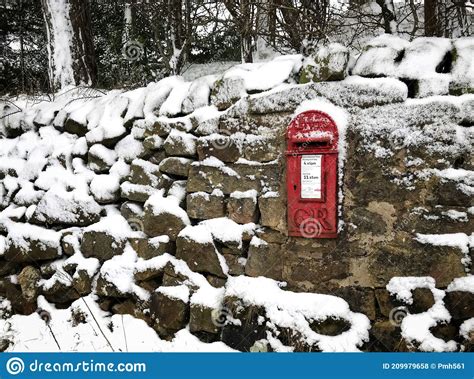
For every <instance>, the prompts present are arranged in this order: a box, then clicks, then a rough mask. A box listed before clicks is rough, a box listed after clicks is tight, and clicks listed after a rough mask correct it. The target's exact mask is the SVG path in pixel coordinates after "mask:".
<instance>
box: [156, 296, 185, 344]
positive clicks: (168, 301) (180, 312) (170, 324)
mask: <svg viewBox="0 0 474 379" xmlns="http://www.w3.org/2000/svg"><path fill="white" fill-rule="evenodd" d="M150 312H151V315H152V318H153V319H154V321H155V325H154V327H155V329H156V330H157V332H158V334H160V335H164V336H168V335H169V334H172V333H174V332H176V331H178V330H180V329H183V328H184V327H185V326H186V324H187V323H188V320H189V303H185V302H183V301H182V300H180V299H176V298H173V297H170V296H167V295H165V294H163V293H161V292H157V293H154V294H153V295H152V296H151V304H150Z"/></svg>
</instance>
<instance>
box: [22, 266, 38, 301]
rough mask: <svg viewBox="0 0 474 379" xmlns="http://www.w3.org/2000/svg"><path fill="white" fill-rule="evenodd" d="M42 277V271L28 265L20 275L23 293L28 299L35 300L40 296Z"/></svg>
mask: <svg viewBox="0 0 474 379" xmlns="http://www.w3.org/2000/svg"><path fill="white" fill-rule="evenodd" d="M40 279H41V275H40V271H39V270H38V269H37V268H35V267H33V266H26V267H25V268H24V269H23V270H21V272H20V274H19V275H18V283H19V284H20V287H21V293H22V294H23V297H24V298H25V299H26V301H29V302H31V301H34V300H36V298H37V297H38V293H39V288H38V282H39V281H40Z"/></svg>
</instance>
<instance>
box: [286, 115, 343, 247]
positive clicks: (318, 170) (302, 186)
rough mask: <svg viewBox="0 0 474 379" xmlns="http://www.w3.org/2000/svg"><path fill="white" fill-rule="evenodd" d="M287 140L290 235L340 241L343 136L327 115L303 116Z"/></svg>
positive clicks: (291, 129)
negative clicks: (339, 218)
mask: <svg viewBox="0 0 474 379" xmlns="http://www.w3.org/2000/svg"><path fill="white" fill-rule="evenodd" d="M286 138H287V151H286V185H287V195H288V234H289V235H290V236H301V237H306V238H335V237H337V217H338V216H337V215H338V200H337V199H338V197H337V190H338V189H337V188H338V185H337V182H338V167H337V166H338V165H337V162H338V141H339V134H338V130H337V126H336V124H335V122H334V121H333V119H332V118H331V117H330V116H329V115H327V114H326V113H324V112H320V111H315V110H314V111H313V110H311V111H307V112H303V113H300V114H299V115H298V116H296V117H295V118H294V119H293V121H292V122H291V124H290V125H289V126H288V130H287V134H286Z"/></svg>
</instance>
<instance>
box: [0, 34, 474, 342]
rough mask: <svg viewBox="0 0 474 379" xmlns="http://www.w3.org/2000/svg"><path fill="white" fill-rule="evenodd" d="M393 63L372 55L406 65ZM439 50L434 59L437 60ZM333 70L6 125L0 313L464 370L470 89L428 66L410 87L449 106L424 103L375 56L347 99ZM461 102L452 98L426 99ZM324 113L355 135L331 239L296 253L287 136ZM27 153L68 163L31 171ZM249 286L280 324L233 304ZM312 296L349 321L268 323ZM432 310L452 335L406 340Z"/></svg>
mask: <svg viewBox="0 0 474 379" xmlns="http://www.w3.org/2000/svg"><path fill="white" fill-rule="evenodd" d="M443 41H444V40H443ZM385 44H386V41H385V40H383V39H382V40H379V41H378V42H376V43H373V44H372V45H371V46H369V47H368V49H367V51H366V52H365V54H367V56H368V58H370V57H371V56H372V55H373V54H375V55H374V56H377V57H378V59H389V58H390V57H391V58H390V59H392V60H396V59H398V60H400V59H401V60H402V62H403V59H404V58H403V57H402V58H400V51H405V52H406V54H408V55H407V56H410V54H414V53H413V52H410V49H409V47H407V46H408V45H404V44H402V45H401V46H398V47H397V48H395V47H393V46H392V47H390V48H389V47H387V46H386V45H385ZM457 44H458V45H459V43H457ZM415 45H416V44H415ZM444 45H445V43H444V42H443V43H441V44H440V45H439V46H444ZM461 45H462V44H461ZM461 45H460V46H458V49H460V50H459V51H464V50H463V49H464V48H465V46H461ZM410 46H411V45H410ZM436 46H438V45H436ZM439 46H438V47H439ZM446 46H448V47H446V48H444V47H443V48H442V49H441V50H439V49H438V50H436V49H434V50H436V51H437V52H438V53H439V55H440V58H439V59H440V60H445V58H446V54H447V53H448V52H450V51H451V50H449V46H451V45H450V44H446ZM456 46H457V45H456ZM415 47H416V46H415ZM397 49H398V50H397ZM443 49H444V50H443ZM330 51H334V52H335V54H336V55H337V56H338V57H339V58H337V59H336V60H337V62H339V63H340V58H341V57H343V58H344V59H343V61H344V62H343V64H342V68H341V67H339V66H337V65H336V66H335V67H336V69H337V70H336V69H335V68H334V67H332V69H331V70H336V71H337V72H336V71H331V70H329V71H328V69H322V68H321V67H320V66H321V65H324V64H325V62H326V63H327V62H331V59H332V58H331V54H330ZM414 51H415V52H418V50H416V49H415V50H414ZM421 51H422V52H423V51H424V50H423V49H421ZM440 51H441V52H440ZM381 52H382V53H383V54H388V57H389V58H387V56H384V57H380V54H381ZM325 54H327V56H326V55H324V56H322V58H321V57H320V59H319V60H318V59H316V60H314V64H315V65H316V67H312V68H308V65H306V66H305V67H306V71H302V72H303V73H304V75H303V74H301V75H300V74H298V72H299V71H298V70H296V73H293V74H292V75H296V76H298V75H300V77H303V76H304V78H305V79H304V81H308V80H312V81H310V82H308V83H306V84H296V83H295V81H294V80H293V79H291V76H290V79H291V80H290V79H288V80H287V81H288V82H287V83H285V84H283V85H281V86H279V87H277V88H274V89H272V90H270V91H265V90H263V89H261V87H258V86H255V88H254V87H251V84H252V83H251V84H249V83H248V82H246V81H245V80H244V79H242V78H236V77H226V76H225V75H224V77H222V78H220V79H219V80H217V81H215V82H213V81H211V80H210V79H209V80H204V79H203V80H198V81H195V82H193V83H192V84H191V85H190V84H189V83H184V82H177V83H174V82H173V80H176V79H173V78H168V79H165V80H164V81H162V82H160V83H161V84H160V83H156V84H155V83H154V84H152V85H151V86H150V88H148V89H147V91H148V95H147V98H146V99H147V100H146V101H145V100H143V99H141V100H140V101H137V98H138V99H139V97H134V96H132V95H131V94H130V93H126V94H124V95H123V96H117V98H113V97H112V95H107V96H111V99H112V100H110V101H109V102H107V101H108V100H104V102H103V104H105V105H103V109H102V110H101V112H102V113H101V116H100V117H99V116H97V115H96V114H92V115H90V114H89V115H88V116H87V117H84V116H83V113H85V111H84V109H85V108H80V107H79V108H78V109H73V110H71V109H70V110H69V111H68V113H67V114H63V113H64V111H63V110H62V108H61V110H59V109H60V107H65V105H64V104H59V105H58V109H55V110H53V111H51V110H49V111H47V112H46V111H43V113H41V112H39V113H38V114H36V115H35V117H34V121H33V122H31V123H28V122H27V120H26V116H25V118H24V119H22V120H21V122H19V121H18V122H9V123H7V124H6V125H4V135H5V137H7V138H6V140H7V142H6V143H5V144H4V145H3V146H6V147H7V148H9V149H12V150H11V154H8V156H5V157H3V156H2V159H3V161H2V162H1V163H0V180H1V186H0V200H1V202H0V203H1V206H0V209H1V210H2V212H1V217H0V237H1V238H0V252H1V253H2V254H0V263H1V264H0V276H1V279H0V296H1V297H4V298H6V299H8V300H9V301H10V303H11V309H10V312H12V313H16V314H31V313H34V312H35V311H37V310H38V304H37V299H38V297H39V296H43V297H44V298H45V299H46V300H47V301H49V302H52V303H54V304H56V305H57V306H58V307H61V308H67V307H68V306H70V305H71V303H72V302H74V301H75V300H77V299H80V298H81V297H83V296H88V295H90V294H93V295H94V296H96V297H95V301H97V303H98V304H99V306H100V308H101V309H102V310H103V311H107V312H110V313H112V314H131V315H133V316H134V317H136V318H140V319H143V320H145V321H146V322H147V324H148V325H149V326H150V327H152V328H153V329H155V331H156V332H157V333H158V335H159V336H160V338H163V339H173V338H174V336H176V334H177V333H178V332H179V331H180V330H182V329H183V328H185V327H186V326H189V330H190V332H191V333H192V334H194V335H195V336H197V337H198V338H199V339H200V340H201V341H204V342H206V343H207V342H214V341H223V342H224V343H225V344H226V345H228V346H230V347H232V348H234V349H237V350H243V351H250V350H251V351H268V350H279V349H280V350H281V349H286V348H291V349H293V350H294V351H320V350H326V351H327V350H330V349H335V348H336V349H337V348H339V349H341V350H344V349H346V350H355V349H356V348H361V349H362V350H366V351H387V350H388V351H402V350H472V346H473V344H472V322H471V321H469V320H472V318H473V317H474V308H473V304H474V301H473V300H474V286H473V285H472V280H471V279H472V276H471V275H472V274H473V266H472V256H473V247H474V241H473V238H474V237H473V231H474V204H473V194H474V175H473V172H474V155H473V154H472V146H473V142H474V132H473V121H474V116H473V108H474V97H473V95H469V94H463V95H460V93H465V92H470V91H471V90H472V87H470V86H469V84H466V83H464V84H463V86H461V84H459V83H460V81H459V80H458V79H459V78H457V79H456V78H454V79H456V80H452V81H451V82H449V80H448V84H447V85H446V86H445V87H442V89H441V90H439V88H440V87H439V86H438V84H439V81H440V80H441V79H442V78H444V79H446V75H447V74H446V73H444V72H443V73H439V72H437V71H436V70H437V67H438V66H436V65H435V66H436V67H433V70H432V71H433V72H432V74H433V75H431V76H424V77H422V78H418V79H416V80H417V83H418V84H417V86H418V87H417V88H425V89H426V88H432V89H433V88H435V89H437V91H435V93H434V92H429V91H428V92H429V93H428V92H426V93H425V92H420V91H418V92H413V88H411V89H410V85H411V84H410V83H408V85H407V80H411V81H413V80H415V79H413V77H412V76H409V75H408V74H407V73H406V72H408V71H403V72H402V71H400V70H401V69H402V68H403V67H402V68H401V65H398V66H396V69H397V70H399V71H396V72H395V71H390V72H379V71H374V67H372V66H371V67H369V66H367V62H368V61H370V59H368V58H367V57H366V56H364V55H362V57H361V58H359V60H358V62H357V64H356V66H355V67H353V69H352V70H353V73H358V74H359V75H362V76H366V77H361V76H355V75H354V76H349V77H347V78H346V79H344V80H341V79H342V78H343V77H345V76H346V75H347V54H346V53H345V52H344V51H343V50H341V49H340V47H337V48H333V49H329V50H328V51H326V52H325ZM463 54H464V53H462V54H460V56H464V55H463ZM364 57H365V58H364ZM323 58H324V59H323ZM292 59H295V58H292ZM461 63H462V62H461ZM296 66H298V65H296ZM296 66H295V67H296ZM338 67H339V68H338ZM383 67H384V69H387V67H388V66H387V65H384V66H383ZM299 68H301V67H299ZM461 69H462V67H461V68H460V69H458V71H459V70H461ZM293 70H295V69H294V68H293ZM303 70H304V69H303ZM338 70H339V71H338ZM341 70H342V71H341ZM290 71H291V70H290ZM461 71H462V70H461ZM321 72H323V73H325V74H324V75H325V77H324V78H323V79H324V80H325V81H319V80H318V73H321ZM438 74H439V75H441V76H442V78H440V77H439V75H438ZM288 75H290V74H288ZM341 75H342V76H341ZM381 75H382V76H387V77H374V76H381ZM407 75H408V76H407ZM443 75H444V76H443ZM319 79H320V78H319ZM399 79H400V80H399ZM448 79H449V78H448ZM446 80H447V79H446ZM430 83H431V84H432V85H431V86H430ZM449 83H454V84H453V85H449ZM155 85H156V88H155V87H154V86H155ZM173 86H174V87H173ZM423 86H424V87H423ZM454 87H455V88H456V91H455V92H456V93H455V94H456V95H459V96H437V97H428V98H425V97H424V95H426V94H438V95H447V94H448V92H449V91H450V90H451V88H454ZM190 88H195V89H196V88H198V89H199V91H198V92H199V93H203V92H204V93H205V95H206V96H205V98H206V99H205V100H206V101H204V102H203V101H202V96H197V95H196V92H195V91H190ZM259 88H260V89H259ZM443 88H444V89H443ZM265 89H267V88H265ZM139 90H140V89H139ZM188 90H189V92H186V91H188ZM183 91H184V92H185V93H188V95H186V96H184V97H181V101H179V96H178V95H179V93H182V92H183ZM206 91H207V92H206ZM132 92H133V91H132ZM453 93H454V92H453ZM150 94H151V95H150ZM193 94H194V95H193ZM195 95H196V96H195ZM127 96H129V98H128V99H129V101H124V100H123V99H124V98H127ZM414 97H420V98H419V99H418V98H414ZM170 99H171V100H170ZM314 99H318V100H319V101H320V103H321V104H324V102H327V103H331V104H332V105H334V106H337V107H339V108H340V109H341V110H343V111H344V112H346V113H347V115H348V125H347V130H346V133H345V142H346V143H345V150H344V151H342V152H341V154H344V156H345V159H344V165H343V167H341V169H342V176H341V178H342V180H341V183H340V185H341V188H340V204H339V206H340V215H339V226H340V230H339V234H338V237H337V238H334V239H318V238H304V237H290V236H288V227H287V216H286V211H287V206H288V204H287V203H288V200H287V195H286V177H287V175H288V173H287V169H286V156H285V149H286V140H285V135H286V130H287V127H288V125H289V123H290V122H291V120H292V118H293V117H294V112H295V110H296V109H297V108H298V106H299V105H300V104H301V103H303V102H305V101H306V100H314ZM100 101H102V100H98V102H100ZM68 104H69V103H68ZM68 104H67V105H68ZM89 105H90V104H89V103H86V104H85V105H83V107H88V106H89ZM209 105H210V107H209ZM91 108H92V107H91ZM81 109H82V113H81ZM321 110H322V111H324V109H321ZM48 112H49V113H48ZM153 112H154V113H153ZM147 114H148V115H149V114H152V115H153V117H151V118H150V117H148V116H146V115H147ZM104 119H105V122H102V121H100V120H104ZM30 121H31V120H30ZM28 125H33V127H32V128H33V129H28ZM112 126H113V127H112ZM35 133H36V134H35ZM32 136H33V137H32ZM38 136H39V137H38ZM22 138H23V139H24V140H26V141H28V138H34V140H33V141H34V143H37V144H41V143H43V144H45V145H47V143H46V142H45V141H46V140H47V139H48V138H49V139H53V138H58V139H59V142H60V143H59V144H64V145H68V144H69V145H71V146H73V148H72V150H71V152H70V153H67V152H65V151H63V150H61V149H59V150H57V149H56V147H54V148H50V147H48V149H50V150H51V151H49V152H48V153H47V154H46V153H45V154H46V155H45V156H41V154H39V153H38V154H37V156H30V155H31V154H30V150H32V149H31V147H29V146H30V145H23V144H22V142H21V141H20V139H22ZM8 141H14V143H16V144H17V145H18V146H27V148H24V149H25V152H23V150H22V149H23V147H21V148H20V147H17V148H16V150H15V148H12V147H11V146H10V145H8ZM3 142H5V140H4V141H3ZM9 146H10V147H9ZM48 146H49V145H48ZM17 150H20V151H17ZM15 154H16V155H15ZM12 157H13V158H12ZM25 157H26V158H25ZM46 158H47V159H46ZM20 161H21V162H20ZM20 163H21V165H24V166H25V167H31V170H25V168H24V166H21V165H20ZM33 164H36V165H38V166H35V165H33ZM20 166H21V167H20ZM35 167H36V168H38V170H37V171H38V172H35V171H34V170H35ZM72 173H73V174H72ZM53 182H54V183H53ZM52 183H53V184H54V185H56V184H58V183H59V184H60V186H61V189H60V190H58V189H57V188H56V187H55V186H54V185H53V184H52ZM400 277H401V278H400ZM253 278H254V279H253ZM266 278H269V279H273V280H276V281H279V282H285V283H286V286H285V287H284V290H281V289H280V288H279V287H278V285H277V284H275V282H273V281H270V280H269V279H266ZM256 285H257V286H260V285H261V286H262V288H263V289H265V291H267V292H266V293H268V296H269V297H272V296H273V297H277V298H278V299H273V300H274V301H275V304H277V305H275V304H273V303H271V304H270V305H269V303H268V302H267V301H266V300H267V299H266V298H265V294H264V296H263V297H258V296H257V295H256V296H255V298H254V301H253V302H249V301H248V299H246V298H245V297H244V296H243V295H242V293H243V292H239V289H240V290H241V291H244V288H246V289H247V290H248V291H252V288H253V287H252V286H256ZM407 288H408V294H407V292H406V289H407ZM404 290H405V292H404ZM257 292H258V291H257ZM302 293H306V294H302ZM308 293H318V294H329V295H334V296H337V297H340V298H342V299H344V300H345V302H347V304H348V305H349V307H350V311H349V309H345V308H344V306H342V308H341V303H340V302H336V303H332V302H328V303H325V302H324V301H322V300H321V301H322V302H321V303H319V302H316V303H317V304H319V305H321V307H323V308H324V306H325V304H326V306H327V307H329V308H331V307H332V306H334V304H336V305H337V306H335V308H334V309H333V310H331V309H330V310H329V311H328V313H327V314H323V315H321V314H318V313H317V312H316V313H315V314H313V315H312V316H311V317H310V316H305V317H306V322H307V324H308V325H307V329H304V328H303V329H298V325H296V324H295V325H293V327H290V326H288V325H287V324H279V323H278V321H276V320H277V318H275V317H274V315H272V311H274V309H272V308H271V305H272V304H273V305H275V306H276V307H277V308H278V307H284V306H285V301H284V299H286V297H285V296H290V295H291V296H295V297H298V295H312V294H308ZM280 297H281V299H280ZM298 298H301V299H302V297H298ZM216 299H219V301H217V300H216ZM305 299H311V301H313V300H312V299H313V298H309V297H307V298H305ZM318 299H319V298H318ZM322 299H323V300H324V299H326V298H322ZM331 299H333V300H332V301H334V298H332V297H331ZM326 300H327V299H326ZM326 300H325V301H326ZM339 300H340V299H339ZM278 301H280V302H278ZM305 301H306V300H305ZM318 301H320V300H318ZM327 301H329V300H327ZM303 303H304V301H303ZM327 304H329V305H327ZM344 304H345V303H344ZM319 305H318V307H319ZM444 307H445V308H444ZM303 308H304V307H303ZM434 308H436V309H446V311H447V312H449V313H448V315H449V316H446V315H445V314H444V313H443V314H442V315H441V316H439V319H437V320H435V321H433V323H432V324H430V325H428V326H426V328H427V331H426V333H425V335H426V336H428V337H426V339H424V340H419V339H417V338H415V337H412V335H411V334H410V330H409V324H408V323H406V324H404V323H403V322H402V318H403V316H406V317H407V318H410V317H415V316H416V315H418V314H420V313H422V312H429V310H430V309H434ZM278 309H279V308H278ZM341 309H344V311H341ZM293 311H294V312H296V313H298V312H303V311H302V310H301V309H300V308H297V309H296V310H293ZM290 312H291V310H290ZM331 312H333V313H331ZM298 314H299V313H298ZM363 315H365V316H363ZM433 317H434V316H433ZM437 317H438V316H437ZM229 320H230V321H229ZM433 320H434V319H433ZM370 326H371V327H370ZM401 326H402V327H401ZM369 328H370V334H369V331H368V330H369ZM341 333H347V334H346V336H353V337H351V338H349V337H348V339H347V340H350V341H351V343H350V344H349V345H338V343H336V342H331V343H327V342H328V341H327V339H326V338H329V337H337V336H338V335H341ZM470 333H471V334H470ZM354 336H356V337H354ZM275 341H278V342H275ZM333 341H336V340H333ZM8 343H9V342H8V341H7V342H2V346H5V348H7V347H8Z"/></svg>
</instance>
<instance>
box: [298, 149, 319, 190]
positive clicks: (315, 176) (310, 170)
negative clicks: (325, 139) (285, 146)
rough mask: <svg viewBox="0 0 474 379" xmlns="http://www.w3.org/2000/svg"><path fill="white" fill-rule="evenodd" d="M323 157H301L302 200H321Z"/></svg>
mask: <svg viewBox="0 0 474 379" xmlns="http://www.w3.org/2000/svg"><path fill="white" fill-rule="evenodd" d="M321 162H322V155H303V156H302V157H301V198H302V199H321Z"/></svg>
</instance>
